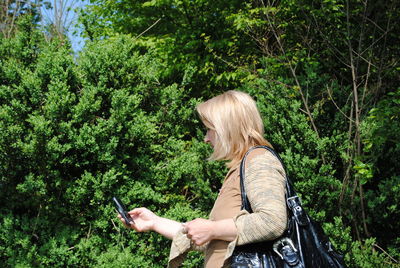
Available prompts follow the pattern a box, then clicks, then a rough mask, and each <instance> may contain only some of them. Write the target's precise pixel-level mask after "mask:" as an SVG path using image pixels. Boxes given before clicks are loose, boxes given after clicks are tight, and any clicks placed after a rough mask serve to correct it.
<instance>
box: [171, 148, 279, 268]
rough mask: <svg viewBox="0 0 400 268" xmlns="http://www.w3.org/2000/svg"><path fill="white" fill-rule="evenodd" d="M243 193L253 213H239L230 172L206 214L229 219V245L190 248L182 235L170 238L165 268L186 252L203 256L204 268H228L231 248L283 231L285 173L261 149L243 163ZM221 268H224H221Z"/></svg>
mask: <svg viewBox="0 0 400 268" xmlns="http://www.w3.org/2000/svg"><path fill="white" fill-rule="evenodd" d="M245 174H246V178H245V189H246V193H247V196H248V199H249V201H250V204H251V207H252V209H253V213H251V214H249V213H248V212H247V211H240V207H241V197H240V178H239V168H238V167H236V168H234V169H232V170H230V171H229V172H228V174H227V176H226V178H225V181H224V183H223V185H222V188H221V192H220V194H219V196H218V198H217V200H216V201H215V204H214V207H213V209H212V211H211V213H210V219H211V220H221V219H226V218H233V220H234V222H235V224H236V228H237V232H238V235H237V237H236V239H235V240H234V241H232V242H226V241H221V240H213V241H211V242H209V243H208V244H206V245H205V246H202V247H196V246H193V245H191V243H190V240H189V239H187V237H186V235H185V234H183V233H182V232H178V234H177V235H176V236H175V237H174V238H173V241H172V244H171V251H170V257H169V264H168V267H178V266H179V265H180V264H181V263H182V261H183V259H184V257H185V256H186V253H187V252H188V251H189V250H201V251H203V252H205V267H207V268H209V267H213V268H214V267H228V262H227V260H228V259H229V258H230V256H231V255H232V253H233V250H234V249H235V246H237V245H244V244H248V243H253V242H259V241H265V240H273V239H275V238H278V237H279V236H280V235H282V233H283V232H284V231H285V229H286V224H287V215H286V213H287V211H286V200H285V173H284V169H283V167H282V165H281V164H280V162H279V160H278V159H277V158H276V157H275V156H273V155H272V154H271V153H270V152H269V151H266V150H265V149H255V150H253V151H252V152H251V153H250V154H249V156H248V158H247V159H246V166H245ZM224 264H225V266H224Z"/></svg>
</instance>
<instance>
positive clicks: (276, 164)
mask: <svg viewBox="0 0 400 268" xmlns="http://www.w3.org/2000/svg"><path fill="white" fill-rule="evenodd" d="M245 167H246V169H251V170H254V169H269V168H274V169H277V170H278V171H279V172H280V173H282V174H284V168H283V166H282V163H281V162H280V161H279V159H278V158H277V157H276V156H275V155H274V154H272V153H271V152H270V151H268V150H267V149H264V148H256V149H254V150H252V151H251V152H250V153H249V154H248V156H247V158H246V163H245Z"/></svg>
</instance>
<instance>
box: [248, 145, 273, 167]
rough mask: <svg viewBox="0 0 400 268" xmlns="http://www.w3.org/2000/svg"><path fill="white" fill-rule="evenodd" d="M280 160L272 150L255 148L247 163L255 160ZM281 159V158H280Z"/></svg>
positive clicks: (250, 153)
mask: <svg viewBox="0 0 400 268" xmlns="http://www.w3.org/2000/svg"><path fill="white" fill-rule="evenodd" d="M275 159H276V160H278V159H277V158H276V156H274V155H273V154H272V153H271V152H270V151H268V150H267V149H265V148H255V149H253V150H251V151H250V152H249V154H248V155H247V157H246V164H247V163H250V162H254V161H263V160H264V161H266V160H267V161H271V160H275ZM278 161H279V160H278Z"/></svg>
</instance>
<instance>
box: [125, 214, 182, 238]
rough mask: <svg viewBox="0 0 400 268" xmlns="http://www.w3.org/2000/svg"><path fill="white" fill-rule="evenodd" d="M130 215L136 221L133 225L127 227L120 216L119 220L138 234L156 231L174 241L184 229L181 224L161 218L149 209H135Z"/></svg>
mask: <svg viewBox="0 0 400 268" xmlns="http://www.w3.org/2000/svg"><path fill="white" fill-rule="evenodd" d="M128 213H129V215H131V217H132V219H133V220H134V223H132V224H131V225H129V226H128V225H126V223H125V220H124V219H123V218H122V217H121V215H119V214H118V218H119V219H120V220H121V221H122V223H123V224H124V225H125V226H126V227H127V228H132V229H134V230H135V231H137V232H148V231H155V232H157V233H159V234H161V235H163V236H165V237H166V238H168V239H173V237H174V236H175V235H176V234H177V233H178V231H179V230H180V229H181V228H182V224H181V223H180V222H177V221H174V220H170V219H167V218H162V217H159V216H157V215H156V214H154V213H153V212H152V211H150V210H148V209H147V208H135V209H133V210H131V211H129V212H128Z"/></svg>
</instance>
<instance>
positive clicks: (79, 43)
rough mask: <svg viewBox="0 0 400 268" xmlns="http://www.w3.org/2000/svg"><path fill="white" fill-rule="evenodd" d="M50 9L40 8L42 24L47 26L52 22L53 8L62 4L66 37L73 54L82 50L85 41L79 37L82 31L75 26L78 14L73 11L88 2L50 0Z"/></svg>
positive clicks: (53, 17)
mask: <svg viewBox="0 0 400 268" xmlns="http://www.w3.org/2000/svg"><path fill="white" fill-rule="evenodd" d="M49 2H50V3H51V6H52V7H53V8H52V9H46V7H45V6H42V9H41V12H42V16H43V20H42V24H43V25H48V24H51V23H53V22H54V20H55V14H54V7H55V6H58V8H59V7H60V6H61V5H60V3H63V4H64V7H63V10H64V14H66V16H65V17H64V22H65V23H64V24H65V26H66V28H67V36H68V39H69V40H70V41H71V44H72V49H73V50H74V52H75V53H77V52H79V51H80V50H82V48H83V46H84V45H85V40H84V39H83V38H82V37H81V36H80V35H81V33H82V31H81V29H80V27H79V25H77V22H78V14H76V12H75V10H76V9H77V8H80V7H84V6H85V5H87V4H89V0H52V1H51V0H50V1H49Z"/></svg>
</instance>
